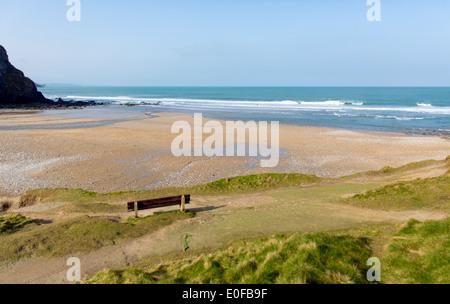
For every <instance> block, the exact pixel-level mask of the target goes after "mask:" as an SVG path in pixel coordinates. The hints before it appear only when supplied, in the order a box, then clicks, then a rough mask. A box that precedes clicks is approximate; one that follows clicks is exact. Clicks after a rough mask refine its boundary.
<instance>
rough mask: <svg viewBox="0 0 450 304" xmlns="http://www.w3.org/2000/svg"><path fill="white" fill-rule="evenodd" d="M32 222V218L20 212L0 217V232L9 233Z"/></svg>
mask: <svg viewBox="0 0 450 304" xmlns="http://www.w3.org/2000/svg"><path fill="white" fill-rule="evenodd" d="M31 223H33V220H32V219H30V218H27V217H25V216H22V215H20V214H17V215H12V216H8V217H0V233H11V232H15V231H17V230H19V229H20V228H23V227H25V226H26V225H28V224H31Z"/></svg>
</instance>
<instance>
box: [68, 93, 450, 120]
mask: <svg viewBox="0 0 450 304" xmlns="http://www.w3.org/2000/svg"><path fill="white" fill-rule="evenodd" d="M65 98H67V99H72V100H94V101H98V102H110V103H112V104H119V105H121V104H136V105H140V104H143V105H145V103H158V104H159V105H161V106H167V107H178V108H179V107H185V108H189V109H211V110H214V109H217V110H219V109H227V110H232V109H233V108H236V109H245V108H248V109H256V108H258V109H259V110H264V109H273V108H277V109H280V110H281V109H286V110H288V109H289V110H295V111H298V110H299V111H301V110H305V111H322V110H325V111H341V110H345V111H348V110H349V111H356V112H357V113H356V114H360V113H364V112H366V113H367V112H389V113H390V114H391V115H392V112H409V113H420V114H432V115H450V107H435V106H432V105H431V104H426V103H417V106H409V107H401V106H390V107H386V106H381V105H380V106H376V105H372V106H366V105H364V102H361V101H352V100H351V101H342V100H326V101H296V100H274V101H264V100H261V101H255V100H218V99H191V98H155V97H152V98H148V97H142V98H140V97H130V96H73V95H72V96H70V95H69V96H66V97H65ZM377 114H378V113H377ZM396 117H399V118H400V119H405V118H401V117H402V115H398V116H396Z"/></svg>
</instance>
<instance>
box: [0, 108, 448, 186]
mask: <svg viewBox="0 0 450 304" xmlns="http://www.w3.org/2000/svg"><path fill="white" fill-rule="evenodd" d="M103 109H104V110H105V111H107V108H102V107H98V109H96V110H99V111H103ZM83 111H86V110H73V111H60V112H58V111H45V112H35V111H31V112H17V111H15V112H11V111H10V112H4V113H2V115H1V121H0V195H19V194H23V193H24V192H26V191H27V190H30V189H37V188H58V187H64V188H81V189H85V190H90V191H96V192H111V191H121V190H140V189H157V188H164V187H181V186H192V185H196V184H202V183H207V182H210V181H214V180H218V179H221V178H226V177H232V176H238V175H248V174H256V173H263V172H274V173H276V172H280V173H281V172H283V173H303V174H314V175H317V176H321V177H339V176H344V175H350V174H353V173H357V172H361V171H367V170H378V169H380V168H382V167H384V166H392V167H398V166H401V165H404V164H407V163H410V162H415V161H421V160H427V159H436V160H439V159H444V158H445V157H446V156H448V155H449V154H450V141H449V140H448V139H444V138H440V137H435V136H410V135H403V134H394V133H381V132H362V131H349V130H340V129H327V128H316V127H304V126H293V125H282V126H280V148H281V155H280V161H279V164H278V166H277V167H275V168H261V167H260V163H259V160H258V159H256V158H252V157H206V156H203V157H175V156H173V155H172V153H171V150H170V148H171V142H172V140H173V139H174V138H175V137H176V134H172V133H171V132H170V131H171V126H172V124H173V122H175V121H179V120H185V121H188V122H190V123H192V121H193V117H192V116H189V115H184V114H177V113H157V114H155V115H150V114H151V113H139V114H133V115H128V116H127V115H125V116H124V117H122V118H121V119H118V118H117V117H115V116H114V115H111V116H108V115H105V117H106V119H103V118H101V117H100V116H95V117H94V116H89V115H87V116H86V117H83V116H84V115H83V113H86V112H83ZM204 120H205V121H207V120H209V119H207V118H204Z"/></svg>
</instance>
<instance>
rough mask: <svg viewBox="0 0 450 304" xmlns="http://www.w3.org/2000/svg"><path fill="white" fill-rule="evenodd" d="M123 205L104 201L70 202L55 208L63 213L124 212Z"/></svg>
mask: <svg viewBox="0 0 450 304" xmlns="http://www.w3.org/2000/svg"><path fill="white" fill-rule="evenodd" d="M124 210H125V207H124V206H120V205H111V204H106V203H71V204H69V205H65V206H62V207H59V208H57V209H56V211H63V212H64V213H82V214H89V213H120V212H124Z"/></svg>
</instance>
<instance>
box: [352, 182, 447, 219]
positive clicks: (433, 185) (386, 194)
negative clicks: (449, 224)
mask: <svg viewBox="0 0 450 304" xmlns="http://www.w3.org/2000/svg"><path fill="white" fill-rule="evenodd" d="M347 202H348V203H350V204H352V205H356V206H360V207H366V208H371V209H382V210H418V209H423V208H426V209H432V210H443V211H449V210H450V204H449V203H450V175H444V176H440V177H434V178H427V179H416V180H413V181H406V182H398V183H394V184H390V185H387V186H384V187H381V188H378V189H375V190H370V191H367V192H366V193H363V194H358V195H355V196H354V197H352V198H349V199H347Z"/></svg>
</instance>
